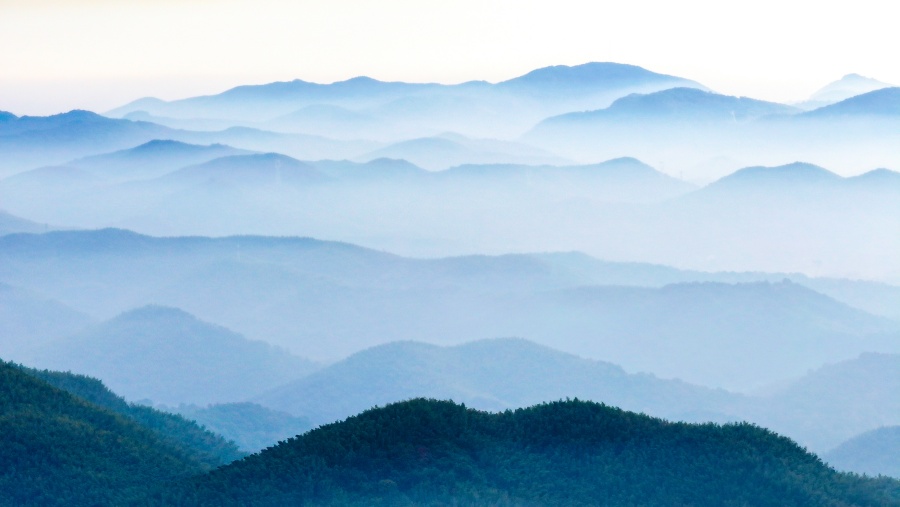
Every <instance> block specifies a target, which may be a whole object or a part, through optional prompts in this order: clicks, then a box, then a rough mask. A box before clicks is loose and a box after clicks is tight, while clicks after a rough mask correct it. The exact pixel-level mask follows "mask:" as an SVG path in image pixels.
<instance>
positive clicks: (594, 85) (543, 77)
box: [497, 62, 704, 98]
mask: <svg viewBox="0 0 900 507" xmlns="http://www.w3.org/2000/svg"><path fill="white" fill-rule="evenodd" d="M679 86H681V87H685V86H689V87H692V88H699V89H704V86H703V85H701V84H699V83H697V82H695V81H690V80H687V79H684V78H680V77H676V76H667V75H665V74H657V73H655V72H651V71H648V70H646V69H643V68H641V67H637V66H635V65H625V64H619V63H609V62H592V63H586V64H582V65H574V66H571V67H570V66H567V65H554V66H551V67H544V68H541V69H537V70H533V71H531V72H529V73H527V74H525V75H523V76H519V77H516V78H513V79H509V80H507V81H503V82H501V83H498V84H497V87H498V88H502V89H505V90H510V91H514V92H518V93H530V94H533V95H535V96H538V97H541V98H544V97H546V96H560V95H563V96H564V95H571V94H583V95H594V94H597V93H598V92H600V91H602V92H607V93H608V92H610V91H616V90H627V89H630V88H635V87H639V88H640V87H654V88H657V89H666V88H675V87H679Z"/></svg>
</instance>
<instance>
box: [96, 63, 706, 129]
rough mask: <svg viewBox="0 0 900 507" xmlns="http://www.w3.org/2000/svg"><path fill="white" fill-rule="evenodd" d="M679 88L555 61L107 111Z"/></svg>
mask: <svg viewBox="0 0 900 507" xmlns="http://www.w3.org/2000/svg"><path fill="white" fill-rule="evenodd" d="M675 85H680V86H694V87H702V85H700V84H698V83H696V82H694V81H690V80H687V79H683V78H679V77H675V76H667V75H664V74H657V73H654V72H651V71H648V70H645V69H642V68H640V67H637V66H633V65H624V64H616V63H599V62H593V63H587V64H582V65H576V66H571V67H570V66H565V65H557V66H552V67H544V68H541V69H536V70H534V71H531V72H529V73H527V74H525V75H523V76H519V77H517V78H512V79H509V80H506V81H503V82H500V83H497V84H496V85H491V84H489V83H486V82H483V81H470V82H466V83H462V84H458V85H441V84H434V83H403V82H384V81H379V80H377V79H373V78H370V77H356V78H352V79H348V80H345V81H337V82H334V83H331V84H319V83H311V82H307V81H303V80H300V79H295V80H293V81H286V82H276V83H269V84H263V85H245V86H238V87H235V88H232V89H230V90H226V91H225V92H222V93H220V94H218V95H208V96H203V97H194V98H188V99H181V100H178V101H172V102H160V101H158V99H140V100H138V101H135V102H133V103H131V104H127V105H125V106H122V107H120V108H117V109H114V110H112V111H109V112H108V113H107V114H109V115H111V116H120V115H123V114H127V113H128V112H130V111H134V110H138V109H141V110H148V111H149V112H151V113H153V112H157V111H161V110H164V109H161V107H162V106H165V107H172V106H179V105H185V106H188V107H189V108H193V109H194V110H195V111H196V110H197V109H200V110H202V109H203V108H209V107H216V106H219V107H222V106H224V105H225V104H227V103H228V101H232V100H240V101H248V100H249V101H252V102H255V103H258V104H259V103H267V102H268V103H271V102H280V103H290V104H293V106H292V107H295V109H296V108H297V107H303V106H304V105H312V104H316V103H324V104H330V105H339V104H340V103H341V102H342V101H345V102H349V103H350V104H353V103H354V101H357V103H359V102H360V101H362V103H365V101H366V100H370V101H371V100H373V99H380V100H382V101H384V100H385V99H386V98H398V97H400V96H403V95H409V94H424V93H436V92H440V91H459V92H462V93H472V92H478V91H489V90H491V89H492V88H498V89H500V90H502V91H504V92H522V93H526V94H529V95H530V94H535V95H537V96H540V97H542V98H543V99H546V98H548V97H554V98H556V99H562V98H570V97H571V95H572V94H573V93H578V94H588V95H592V94H597V93H601V92H606V93H608V92H610V91H616V90H627V89H628V88H630V87H648V86H657V87H660V88H664V87H672V86H675Z"/></svg>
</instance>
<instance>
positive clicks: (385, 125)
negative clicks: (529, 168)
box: [108, 63, 702, 162]
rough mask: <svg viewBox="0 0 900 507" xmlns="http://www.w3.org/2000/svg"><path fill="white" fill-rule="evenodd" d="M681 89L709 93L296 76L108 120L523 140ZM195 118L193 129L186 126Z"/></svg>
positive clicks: (143, 104)
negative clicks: (626, 101)
mask: <svg viewBox="0 0 900 507" xmlns="http://www.w3.org/2000/svg"><path fill="white" fill-rule="evenodd" d="M675 86H683V87H684V86H686V87H698V88H702V85H699V84H698V83H696V82H694V81H690V80H687V79H683V78H679V77H675V76H667V75H663V74H657V73H654V72H650V71H648V70H645V69H642V68H640V67H635V66H631V65H622V64H615V63H588V64H584V65H577V66H573V67H568V66H553V67H546V68H543V69H537V70H535V71H532V72H530V73H528V74H526V75H523V76H520V77H517V78H513V79H510V80H507V81H504V82H501V83H497V84H490V83H487V82H483V81H472V82H466V83H461V84H456V85H440V84H432V83H401V82H383V81H378V80H375V79H372V78H368V77H357V78H353V79H349V80H346V81H339V82H335V83H331V84H317V83H310V82H306V81H302V80H294V81H290V82H277V83H269V84H264V85H251V86H239V87H236V88H233V89H231V90H227V91H225V92H223V93H220V94H217V95H210V96H203V97H192V98H188V99H182V100H176V101H171V102H164V101H159V100H156V99H141V100H138V101H135V102H133V103H131V104H127V105H125V106H122V107H120V108H117V109H115V110H113V111H110V112H109V113H108V114H110V115H111V116H118V117H121V116H127V115H132V114H134V113H136V112H141V113H142V114H143V115H144V116H138V117H137V118H147V119H153V118H161V119H160V121H161V122H163V123H166V124H171V125H179V126H191V125H200V126H202V125H205V124H208V123H203V120H204V119H209V121H219V120H221V119H224V118H228V119H230V120H231V121H232V125H241V126H257V127H263V128H274V129H277V130H282V129H283V130H286V131H292V132H302V133H307V134H315V135H323V136H325V137H333V138H341V139H348V138H350V137H357V136H358V137H361V138H368V139H377V140H381V141H397V140H400V139H409V138H419V137H423V136H432V135H434V134H437V133H440V132H444V131H448V130H450V131H457V132H461V133H463V134H466V135H470V136H475V137H488V136H491V137H493V136H498V135H502V136H515V135H518V134H520V133H521V132H523V131H524V130H526V129H527V128H528V127H529V126H531V125H533V124H534V123H535V122H537V121H538V120H539V119H541V118H543V117H546V116H548V115H551V114H559V113H563V112H566V111H573V110H585V109H596V108H600V107H605V106H607V105H609V103H611V102H612V101H613V100H614V99H616V98H619V97H622V96H624V95H627V94H628V93H634V92H643V93H646V92H653V91H658V90H662V89H666V88H672V87H675ZM162 118H165V119H162ZM188 119H193V120H192V121H193V123H185V120H188ZM373 125H377V127H376V128H372V126H373ZM276 151H279V150H276ZM288 154H289V155H294V154H293V153H288ZM466 162H473V161H471V160H469V161H466Z"/></svg>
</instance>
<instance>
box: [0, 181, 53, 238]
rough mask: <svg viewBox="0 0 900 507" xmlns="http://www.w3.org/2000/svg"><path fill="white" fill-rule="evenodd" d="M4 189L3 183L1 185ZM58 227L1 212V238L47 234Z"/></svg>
mask: <svg viewBox="0 0 900 507" xmlns="http://www.w3.org/2000/svg"><path fill="white" fill-rule="evenodd" d="M0 187H2V183H0ZM50 229H56V227H50V226H48V225H46V224H39V223H36V222H32V221H31V220H26V219H24V218H21V217H17V216H15V215H13V214H11V213H7V212H5V211H3V210H0V236H3V235H6V234H13V233H17V232H32V233H34V232H46V231H48V230H50Z"/></svg>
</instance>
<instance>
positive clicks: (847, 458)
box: [822, 426, 900, 479]
mask: <svg viewBox="0 0 900 507" xmlns="http://www.w3.org/2000/svg"><path fill="white" fill-rule="evenodd" d="M822 457H823V458H824V459H825V460H826V461H827V462H828V464H829V465H831V466H833V467H834V468H836V469H838V470H843V471H846V472H855V473H858V474H866V475H869V476H872V477H875V476H878V475H887V476H890V477H894V478H897V479H900V426H885V427H882V428H877V429H874V430H871V431H867V432H865V433H863V434H861V435H857V436H855V437H853V438H851V439H850V440H847V441H846V442H844V443H842V444H841V445H839V446H837V447H835V448H834V449H832V450H830V451H828V452H827V453H825V454H823V455H822Z"/></svg>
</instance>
